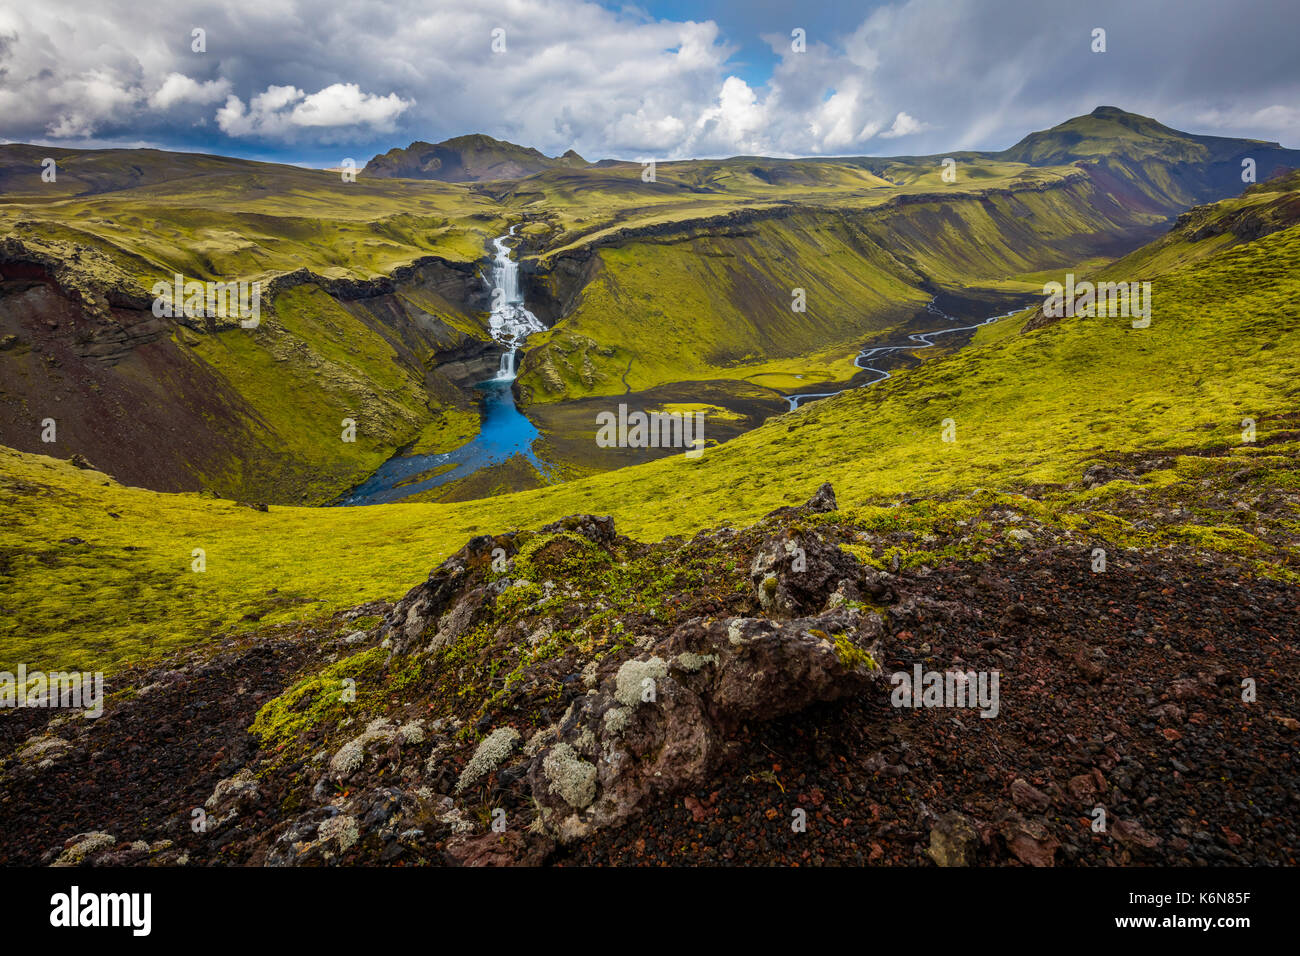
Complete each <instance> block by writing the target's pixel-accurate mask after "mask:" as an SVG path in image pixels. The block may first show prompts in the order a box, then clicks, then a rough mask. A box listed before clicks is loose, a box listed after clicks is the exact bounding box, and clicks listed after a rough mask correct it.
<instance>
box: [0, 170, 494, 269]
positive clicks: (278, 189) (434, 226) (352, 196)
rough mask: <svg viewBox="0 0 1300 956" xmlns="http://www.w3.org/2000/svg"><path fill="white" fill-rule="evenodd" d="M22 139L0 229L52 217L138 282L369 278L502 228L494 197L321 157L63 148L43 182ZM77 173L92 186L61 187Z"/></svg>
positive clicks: (464, 249)
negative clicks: (357, 171)
mask: <svg viewBox="0 0 1300 956" xmlns="http://www.w3.org/2000/svg"><path fill="white" fill-rule="evenodd" d="M22 149H25V147H12V146H10V147H0V173H2V174H3V175H5V176H6V177H8V179H9V180H12V181H14V182H15V183H23V184H25V186H24V188H22V189H21V191H19V192H17V193H16V194H14V193H9V194H8V195H7V197H6V198H7V200H8V201H7V202H6V203H4V204H0V231H2V232H5V233H10V232H12V233H15V234H17V235H24V234H27V233H30V234H33V235H38V236H39V235H46V234H47V233H48V231H49V230H50V229H52V228H58V227H61V228H63V229H65V230H68V231H69V232H71V233H75V234H77V235H78V236H80V237H81V241H83V242H85V243H86V244H89V245H95V246H98V247H99V248H102V249H104V250H106V251H108V252H110V253H111V254H112V255H113V256H114V257H115V258H117V259H119V260H120V262H121V263H122V264H123V266H124V267H126V268H127V271H129V272H133V274H136V275H137V276H138V278H139V279H140V281H141V284H142V285H143V286H145V287H146V288H148V287H151V286H152V284H153V283H154V282H155V281H157V279H158V278H159V276H160V275H161V276H170V275H171V274H172V273H174V272H180V273H181V274H182V275H185V276H186V277H187V278H194V279H216V278H222V277H240V278H248V279H251V278H257V277H268V276H270V275H274V274H277V273H283V272H292V271H293V270H295V269H299V268H302V267H306V268H308V269H310V270H311V271H313V272H316V273H317V274H320V275H327V276H333V277H342V276H351V277H354V278H374V277H376V276H381V275H389V274H391V273H392V271H393V270H394V269H395V268H396V267H397V266H400V265H405V264H407V263H410V262H412V261H413V260H415V259H418V258H420V257H422V256H426V255H439V256H442V257H444V258H447V259H454V260H459V261H471V262H472V261H475V260H477V259H479V258H481V257H482V255H483V252H484V249H485V248H486V246H487V241H488V239H489V238H490V237H491V236H493V235H499V234H500V233H501V232H503V231H504V222H505V216H504V215H502V213H501V211H500V209H499V207H497V206H496V205H495V204H494V203H493V202H492V201H491V200H490V199H488V198H487V197H484V196H481V195H479V194H476V193H475V192H473V191H472V190H470V189H469V188H467V187H465V186H461V185H456V184H451V183H439V182H401V183H398V182H387V181H383V180H376V179H372V180H365V178H364V177H361V178H359V179H358V181H357V182H353V183H345V182H343V180H342V177H341V175H340V174H338V173H332V172H326V171H323V170H311V169H301V168H299V167H295V166H283V165H278V164H272V163H258V162H251V161H245V160H237V159H227V158H224V157H214V156H199V155H194V154H178V153H164V152H161V151H157V150H104V151H81V150H77V151H65V152H63V153H62V154H58V155H55V158H56V159H57V161H58V163H59V178H58V181H57V183H55V184H42V183H40V177H39V171H40V166H39V161H38V162H37V164H36V165H35V166H33V167H32V168H33V169H35V171H36V175H35V176H33V177H32V178H31V182H30V183H29V182H28V181H27V179H26V178H25V177H24V175H23V173H24V170H25V167H26V164H25V158H26V157H25V154H22V155H20V153H19V151H20V150H22ZM82 184H85V186H86V187H87V192H88V193H89V194H81V195H76V194H74V195H68V193H69V192H70V191H71V190H72V189H74V188H75V187H77V186H80V185H82ZM142 264H144V266H143V269H142ZM131 266H134V269H132V268H130V267H131Z"/></svg>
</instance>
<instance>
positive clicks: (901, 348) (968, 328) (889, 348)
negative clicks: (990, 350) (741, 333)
mask: <svg viewBox="0 0 1300 956" xmlns="http://www.w3.org/2000/svg"><path fill="white" fill-rule="evenodd" d="M937 299H938V296H935V297H934V298H933V299H931V300H930V301H929V302H927V303H926V306H925V310H926V311H927V312H929V313H930V314H931V315H936V316H938V317H939V318H941V319H947V320H948V321H949V322H960V321H961V319H956V318H953V317H952V316H951V315H948V314H947V313H946V312H944V311H942V310H940V309H939V307H938V306H937V305H935V301H936V300H937ZM1022 311H1024V309H1023V308H1020V309H1012V310H1011V311H1010V312H1003V313H1002V314H1001V315H993V316H989V317H988V318H987V319H985V320H984V321H982V322H976V323H975V324H974V325H959V326H953V327H951V328H947V329H933V330H931V331H929V332H913V333H912V334H911V335H909V336H908V337H907V339H908V341H907V344H905V345H876V346H872V347H870V348H865V349H863V350H862V351H861V352H859V353H858V357H857V358H855V359H854V360H853V364H854V365H856V366H857V367H858V368H860V369H862V370H863V371H865V372H872V373H874V374H875V375H876V376H877V377H876V378H873V379H872V380H871V381H869V382H863V383H862V384H861V385H850V386H849V387H848V388H841V389H837V390H836V391H834V392H804V393H800V394H797V395H786V396H785V400H786V401H787V402H789V403H790V411H794V410H795V409H796V408H798V407H799V403H800V402H805V401H809V400H811V399H816V398H830V397H831V396H832V395H839V394H840V393H841V392H848V391H852V390H853V389H855V388H867V387H868V386H871V385H879V384H880V383H881V382H883V381H884V380H885V379H887V378H893V373H892V372H890V371H889V370H888V369H883V368H877V367H876V366H874V365H869V364H867V363H868V362H870V361H871V360H872V359H875V358H879V357H880V356H882V355H890V354H892V353H894V352H914V351H916V350H917V349H928V348H933V347H934V346H935V345H936V344H937V343H936V342H935V341H934V340H935V339H936V338H938V337H939V336H940V335H952V334H953V333H954V332H972V331H974V330H975V329H978V328H981V327H982V326H985V325H989V324H990V323H992V322H996V321H997V320H998V319H1003V318H1006V317H1007V316H1008V315H1015V314H1016V313H1017V312H1022Z"/></svg>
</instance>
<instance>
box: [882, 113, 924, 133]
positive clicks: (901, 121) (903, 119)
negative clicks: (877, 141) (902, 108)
mask: <svg viewBox="0 0 1300 956" xmlns="http://www.w3.org/2000/svg"><path fill="white" fill-rule="evenodd" d="M929 128H930V127H929V125H928V124H926V123H922V122H921V121H920V120H918V119H917V118H916V117H914V116H912V115H910V114H908V113H901V112H900V113H899V114H898V115H897V116H895V117H894V125H893V126H891V127H889V129H887V130H886V131H885V132H883V133H881V134H880V138H881V139H897V138H898V137H900V136H912V135H913V134H915V133H919V132H921V131H922V130H927V129H929Z"/></svg>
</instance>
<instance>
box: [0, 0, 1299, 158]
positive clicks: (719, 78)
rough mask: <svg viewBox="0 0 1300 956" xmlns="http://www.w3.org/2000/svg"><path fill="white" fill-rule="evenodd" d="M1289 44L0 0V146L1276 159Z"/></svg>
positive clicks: (785, 23) (1247, 19) (500, 2)
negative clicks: (1240, 144)
mask: <svg viewBox="0 0 1300 956" xmlns="http://www.w3.org/2000/svg"><path fill="white" fill-rule="evenodd" d="M1097 30H1104V31H1105V33H1104V40H1105V50H1104V52H1103V51H1096V50H1094V49H1093V48H1094V46H1096V45H1097V41H1096V38H1095V31H1097ZM195 31H201V42H200V39H196V33H195ZM1297 36H1300V2H1296V0H1213V2H1211V0H1089V2H1087V3H1078V2H1073V0H895V2H875V0H859V2H847V0H820V2H819V0H641V2H640V3H635V4H633V3H621V2H594V0H389V2H379V0H345V2H335V3H323V2H312V0H168V2H155V0H41V2H31V0H0V142H25V143H40V144H43V145H59V146H69V147H105V146H156V147H161V148H165V149H175V150H184V151H195V152H206V153H220V154H223V155H233V156H243V157H247V158H253V159H267V160H275V161H279V162H298V163H303V164H306V165H314V166H337V165H340V164H341V163H342V161H343V160H344V159H352V160H353V161H354V162H356V163H357V165H361V164H362V163H364V162H365V161H366V160H368V159H370V158H371V157H372V156H374V155H375V154H376V153H380V152H384V151H386V150H388V149H390V148H392V147H394V146H405V145H407V144H408V143H410V142H412V141H413V140H417V139H418V140H427V141H430V142H436V141H438V140H441V139H446V138H448V137H451V136H458V135H462V134H465V133H487V134H488V135H491V136H495V137H497V138H499V139H505V140H509V141H511V142H515V143H520V144H522V145H525V146H532V147H535V148H537V149H540V150H542V151H543V152H545V153H546V154H548V155H558V154H560V153H562V152H564V151H565V150H567V149H571V148H572V149H576V150H577V151H578V152H579V153H580V154H582V155H583V156H584V157H586V158H587V159H589V160H596V159H603V158H620V159H630V160H638V161H639V160H646V159H659V160H668V159H680V158H690V157H724V156H734V155H767V156H834V155H875V156H880V155H905V154H930V153H937V152H944V151H953V150H960V149H1002V148H1005V147H1007V146H1010V145H1012V144H1013V143H1015V142H1016V141H1017V140H1019V139H1020V138H1021V137H1022V136H1023V135H1024V134H1025V133H1028V132H1030V131H1032V130H1036V129H1046V128H1048V127H1051V126H1054V125H1056V124H1057V123H1060V122H1063V121H1064V120H1066V119H1068V118H1070V117H1072V116H1077V115H1080V114H1083V113H1088V112H1091V111H1092V110H1093V108H1095V107H1097V106H1102V105H1105V106H1118V107H1120V108H1122V109H1126V110H1130V111H1132V112H1136V113H1141V114H1144V115H1147V116H1152V117H1154V118H1155V119H1157V120H1159V121H1160V122H1162V123H1164V124H1166V125H1168V126H1172V127H1174V128H1176V129H1183V130H1187V131H1189V132H1196V133H1213V134H1218V135H1224V136H1242V137H1253V138H1259V139H1266V140H1276V141H1280V142H1281V143H1282V144H1283V145H1284V146H1291V147H1300V57H1297V55H1296V52H1295V51H1296V37H1297Z"/></svg>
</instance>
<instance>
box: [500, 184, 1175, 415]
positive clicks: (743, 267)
mask: <svg viewBox="0 0 1300 956" xmlns="http://www.w3.org/2000/svg"><path fill="white" fill-rule="evenodd" d="M1002 166H1006V167H1010V168H1009V169H1004V168H1001V167H999V168H998V169H997V171H996V175H994V174H990V175H989V176H987V177H971V176H970V175H969V172H968V170H963V173H962V175H963V176H964V177H965V178H964V179H959V181H958V183H956V184H953V185H951V186H949V187H944V186H943V184H942V183H940V184H938V187H937V188H939V189H944V190H945V191H944V192H942V193H935V192H933V191H929V192H926V193H925V195H926V196H930V197H935V198H931V199H927V200H924V201H912V202H908V203H906V204H903V205H895V204H890V205H886V204H885V200H886V199H887V198H892V197H894V196H896V195H897V194H898V193H899V191H898V190H894V189H892V188H886V189H885V190H884V194H883V195H881V194H879V191H878V194H877V195H876V196H874V197H870V198H868V199H863V198H861V197H857V196H854V197H850V198H848V199H843V200H842V201H832V200H835V198H836V197H826V198H825V200H824V201H825V202H826V203H827V204H826V205H821V206H818V207H817V208H816V209H810V210H808V211H807V212H799V213H796V214H792V215H787V216H784V217H781V218H771V219H760V220H758V221H757V222H754V223H751V224H748V225H746V226H743V227H735V226H733V227H726V228H720V227H716V226H715V227H710V228H692V227H690V226H684V227H683V229H682V230H681V231H680V232H678V233H676V234H670V235H668V236H658V235H650V236H644V237H640V238H633V239H630V240H627V241H620V242H618V243H617V244H613V245H601V246H598V247H597V251H596V254H597V255H598V256H599V260H600V267H599V270H598V271H597V273H596V276H595V278H594V279H593V281H592V282H591V283H590V284H589V285H588V286H587V287H586V288H585V289H584V290H583V293H582V296H581V299H580V301H579V302H578V304H577V307H576V308H575V309H574V310H573V312H571V313H570V314H569V315H568V316H566V317H565V318H563V319H562V320H561V321H560V322H559V323H558V324H557V325H556V327H555V328H554V329H553V330H552V331H551V332H549V333H547V334H546V335H540V336H537V337H536V338H535V339H533V340H532V341H531V342H530V348H529V352H528V355H527V357H526V360H525V362H524V363H523V365H522V366H521V376H520V378H521V382H522V383H523V384H524V385H525V386H526V387H527V388H528V390H529V391H528V395H529V399H530V401H532V402H545V401H556V400H560V399H564V398H573V397H577V396H582V395H618V394H621V393H622V392H623V391H624V389H625V387H628V386H630V387H631V388H632V389H633V390H638V389H644V388H650V387H653V386H656V385H661V384H665V383H669V382H679V381H689V380H701V379H728V378H745V379H748V380H750V381H753V382H755V383H759V384H765V385H769V386H771V387H774V388H778V389H781V390H793V389H794V388H796V387H798V385H799V384H801V383H802V384H807V382H810V381H827V382H835V381H843V380H845V379H847V378H849V377H850V376H852V375H853V374H854V372H855V371H856V369H855V368H854V367H853V364H852V357H853V356H854V355H855V354H856V353H857V351H858V349H859V348H860V347H861V343H862V341H863V340H864V338H866V337H868V336H870V335H873V334H879V333H881V332H884V331H886V330H889V329H891V328H894V327H896V326H897V325H899V324H901V323H903V322H904V321H906V320H907V319H908V318H910V317H911V316H912V315H914V314H915V313H916V312H917V311H918V310H919V309H920V308H921V307H922V306H923V305H924V303H925V302H926V301H928V300H929V298H930V295H931V293H930V292H929V291H923V289H922V286H923V285H928V286H930V287H935V286H944V287H948V288H962V287H969V286H984V285H987V286H991V287H1008V285H1007V283H1006V280H1007V279H1008V278H1010V277H1012V276H1015V275H1018V274H1021V273H1025V272H1028V271H1031V270H1035V269H1042V268H1044V267H1045V266H1049V265H1052V264H1057V265H1061V266H1064V265H1067V264H1069V263H1072V262H1075V261H1077V260H1078V258H1080V257H1081V256H1084V255H1086V254H1088V253H1089V252H1090V251H1091V250H1092V248H1093V244H1094V243H1095V242H1096V237H1098V236H1101V235H1106V234H1114V233H1116V232H1122V231H1123V230H1124V229H1128V230H1132V229H1134V228H1140V227H1141V226H1143V225H1150V224H1151V223H1152V222H1153V221H1155V220H1157V219H1159V218H1160V217H1158V216H1154V215H1132V214H1129V213H1127V212H1126V211H1124V210H1122V209H1119V208H1118V207H1113V206H1108V205H1107V204H1104V203H1100V202H1098V201H1097V197H1096V196H1095V195H1094V193H1093V192H1092V190H1091V186H1090V184H1088V183H1086V182H1082V181H1079V182H1070V183H1068V184H1061V182H1060V176H1059V175H1058V174H1047V175H1045V176H1043V178H1042V181H1046V182H1051V183H1052V184H1053V186H1054V188H1051V189H1046V190H1042V191H1038V190H1032V189H1022V190H1019V191H1016V192H1013V193H1006V192H999V191H997V190H996V189H994V188H993V187H1006V186H1008V185H1009V184H1010V182H1011V179H1014V176H1011V174H1013V173H1015V174H1018V173H1019V172H1021V171H1024V170H1025V167H1023V166H1015V165H1014V164H1002ZM1034 172H1035V173H1040V174H1041V173H1043V172H1044V171H1041V170H1035V171H1034ZM1008 177H1010V178H1008ZM935 178H936V180H937V175H936V177H935ZM926 185H927V187H934V185H935V184H932V183H928V182H927V183H926ZM904 192H907V191H906V190H904ZM820 198H821V197H819V199H820ZM609 232H610V230H609V229H605V230H601V231H599V232H597V233H596V235H597V236H600V235H608V233H609ZM565 238H567V237H562V239H561V240H559V241H561V242H562V241H564V239H565ZM554 254H555V253H548V255H552V256H553V255H554ZM796 288H801V289H804V290H805V293H806V307H807V311H806V312H805V313H795V312H793V311H792V309H791V300H792V290H793V289H796ZM1009 288H1010V289H1011V290H1012V291H1016V290H1017V288H1018V287H1017V286H1009ZM665 343H668V346H667V347H665ZM800 377H801V378H800ZM801 379H802V382H801Z"/></svg>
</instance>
